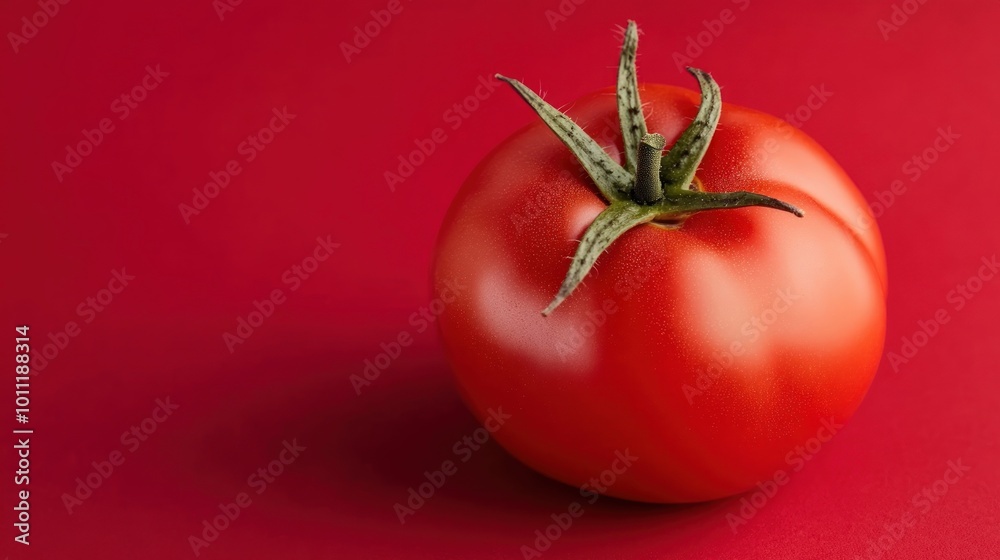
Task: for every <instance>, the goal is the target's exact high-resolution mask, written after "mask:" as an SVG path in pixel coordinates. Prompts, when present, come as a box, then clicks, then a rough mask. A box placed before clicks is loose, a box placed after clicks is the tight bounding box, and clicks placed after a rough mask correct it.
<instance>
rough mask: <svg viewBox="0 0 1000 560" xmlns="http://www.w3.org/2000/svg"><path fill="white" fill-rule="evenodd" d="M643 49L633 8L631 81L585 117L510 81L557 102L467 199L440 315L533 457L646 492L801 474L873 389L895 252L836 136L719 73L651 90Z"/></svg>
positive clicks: (440, 251)
mask: <svg viewBox="0 0 1000 560" xmlns="http://www.w3.org/2000/svg"><path fill="white" fill-rule="evenodd" d="M635 43H636V34H635V26H634V24H632V23H630V25H629V27H628V30H627V32H626V42H625V48H623V53H622V57H621V63H620V68H619V83H618V86H617V88H616V89H608V90H604V91H599V92H597V93H594V94H592V95H588V96H585V97H583V98H582V99H579V100H577V101H574V102H573V103H571V104H570V105H569V106H570V107H571V108H570V110H569V112H568V116H569V119H566V118H565V117H562V116H561V115H559V114H558V113H556V112H555V110H554V109H552V108H551V106H548V105H547V104H546V103H545V102H543V101H541V100H540V99H538V98H537V96H534V94H532V93H531V92H530V90H528V89H527V88H525V87H524V86H523V85H521V84H520V83H519V82H517V81H515V80H510V79H508V78H503V77H502V76H498V77H500V78H501V79H503V80H504V81H507V82H508V83H509V84H511V85H512V86H513V87H514V89H515V90H516V91H517V93H519V94H521V96H522V97H524V98H525V99H526V100H527V101H528V102H529V104H531V106H532V108H534V109H535V110H536V112H537V113H538V114H539V115H541V116H542V119H543V120H542V121H536V122H533V123H532V124H530V125H528V126H527V127H525V128H523V129H522V130H520V131H518V132H517V133H515V134H514V135H513V136H511V137H510V138H508V139H507V140H506V141H504V142H503V143H502V144H501V145H500V146H498V147H497V148H496V149H495V150H493V152H492V153H490V154H489V155H488V156H487V157H486V158H485V159H484V160H483V161H482V162H481V163H480V164H479V165H478V167H477V168H476V169H475V170H474V171H473V172H472V174H471V175H470V177H469V178H468V180H467V181H466V182H465V184H464V185H463V187H462V189H461V190H460V192H459V194H458V195H457V197H456V199H455V200H454V202H453V204H452V206H451V208H450V210H449V212H448V214H447V216H446V218H445V221H444V224H443V227H442V230H441V233H440V237H439V241H438V246H437V254H436V259H435V264H434V271H433V274H434V282H435V284H436V286H437V288H438V289H443V288H444V287H445V285H446V283H452V284H451V285H460V286H463V289H462V290H461V291H460V292H459V296H458V297H457V298H456V299H455V301H454V302H452V303H450V304H448V306H447V307H446V309H445V310H444V312H443V314H442V315H441V317H440V320H439V324H440V329H441V334H442V337H443V340H444V344H445V348H446V352H447V355H448V359H449V361H450V363H451V365H452V369H453V371H454V374H455V377H456V379H457V384H458V387H459V390H460V392H461V394H462V396H463V398H464V400H465V401H466V403H467V404H468V406H469V407H470V409H471V410H472V412H473V413H474V414H475V415H476V416H477V417H478V418H479V419H480V420H484V419H485V418H487V417H488V416H489V415H490V411H496V410H500V409H502V411H503V412H504V413H506V414H508V415H509V416H510V418H509V420H507V421H506V422H505V423H504V425H503V427H502V428H500V429H499V430H498V431H497V432H496V433H495V434H494V437H495V438H496V440H497V441H498V442H499V443H500V444H501V445H502V446H503V447H504V448H505V449H507V450H508V451H509V452H510V453H511V454H513V455H514V456H515V457H517V458H518V459H519V460H521V461H522V462H523V463H525V464H526V465H528V466H530V467H532V468H533V469H535V470H537V471H539V472H541V473H543V474H545V475H547V476H549V477H552V478H554V479H556V480H559V481H562V482H565V483H568V484H571V485H575V486H581V487H583V488H585V489H590V490H594V491H597V492H600V493H604V494H608V495H612V496H617V497H620V498H625V499H630V500H638V501H644V502H661V503H675V502H696V501H703V500H711V499H715V498H720V497H724V496H729V495H733V494H737V493H740V492H743V491H746V490H748V489H750V488H753V487H755V486H756V485H757V484H758V483H762V482H766V481H769V480H772V479H775V477H776V475H777V474H778V473H780V472H784V474H785V475H789V474H791V473H793V472H795V471H797V470H799V469H800V468H802V467H803V466H804V465H805V464H806V462H807V461H808V460H809V459H810V458H811V457H812V456H813V455H814V454H815V453H816V452H817V451H818V449H819V448H821V447H823V446H825V445H827V443H828V442H829V441H830V440H831V439H832V438H833V436H834V434H836V433H837V431H838V430H839V428H840V426H842V425H843V423H844V422H846V421H847V419H848V418H849V417H850V416H851V415H852V413H853V412H854V410H855V409H856V408H857V407H858V405H859V404H860V402H861V400H862V398H863V397H864V395H865V393H866V391H867V389H868V387H869V385H870V384H871V381H872V379H873V376H874V374H875V371H876V369H877V366H878V363H879V360H880V357H881V352H882V344H883V339H884V335H885V318H886V309H885V301H886V287H887V281H886V264H885V256H884V252H883V248H882V242H881V238H880V235H879V232H878V229H877V227H876V226H875V225H874V220H873V219H872V217H871V214H870V212H869V210H868V207H867V204H866V203H865V200H864V198H863V197H862V196H861V194H860V193H859V192H858V190H857V189H856V188H855V186H854V185H853V184H852V182H851V180H850V179H849V178H848V176H847V174H846V173H845V172H844V171H843V170H842V169H841V168H840V167H839V166H838V165H837V163H836V162H835V161H834V160H833V159H832V158H831V156H830V155H829V154H828V153H827V152H826V151H824V150H823V148H821V147H820V146H819V145H818V144H817V143H816V142H814V141H813V140H811V139H810V138H809V137H807V136H806V135H805V134H803V133H802V132H800V131H799V130H797V129H795V128H793V127H791V126H790V125H788V124H786V123H784V122H783V121H781V120H779V119H777V118H775V117H772V116H769V115H766V114H763V113H760V112H757V111H753V110H751V109H747V108H743V107H738V106H735V105H730V104H723V103H721V102H720V101H719V93H718V86H716V85H715V83H714V81H713V80H712V79H711V77H710V76H708V75H707V74H705V73H704V72H701V71H699V70H695V69H691V72H692V74H694V75H695V77H697V78H698V79H699V82H700V84H701V90H702V94H701V95H699V94H697V93H695V92H693V91H689V90H686V89H681V88H677V87H671V86H666V85H651V84H647V85H643V86H638V85H637V84H636V82H635V72H634V52H635V50H634V49H635ZM616 93H617V95H616ZM616 98H617V102H616ZM640 99H641V104H640ZM640 106H641V107H643V110H641V111H639V110H636V108H637V107H640ZM573 122H575V123H576V124H577V125H579V128H578V129H577V128H574V125H573V124H572V123H573ZM716 122H717V126H716ZM623 131H625V132H624V133H623ZM649 131H655V132H652V133H650V132H649ZM553 132H555V134H554V133H553ZM588 137H589V138H588ZM592 139H593V140H592ZM560 140H563V141H560ZM595 146H596V148H595ZM665 147H669V149H668V150H667V151H666V152H665V153H664V152H663V149H664V148H665ZM595 150H596V151H598V152H600V153H599V154H598V153H595ZM581 163H582V164H583V165H582V166H581ZM781 210H784V211H781ZM793 214H794V215H793ZM796 216H801V217H796ZM594 261H596V262H594ZM553 298H555V299H553ZM543 310H544V312H545V314H543V313H542V311H543ZM625 454H627V455H625ZM622 456H628V457H633V458H634V460H629V461H628V462H627V464H626V462H622V461H621V460H620V457H622ZM608 469H612V470H611V472H613V473H614V476H613V477H611V478H612V479H613V480H609V479H608V477H605V478H604V480H602V479H601V478H600V477H599V475H600V474H601V473H602V472H605V473H606V471H608ZM595 477H598V478H596V479H595ZM781 478H782V479H783V480H784V479H785V477H781ZM779 482H780V481H779Z"/></svg>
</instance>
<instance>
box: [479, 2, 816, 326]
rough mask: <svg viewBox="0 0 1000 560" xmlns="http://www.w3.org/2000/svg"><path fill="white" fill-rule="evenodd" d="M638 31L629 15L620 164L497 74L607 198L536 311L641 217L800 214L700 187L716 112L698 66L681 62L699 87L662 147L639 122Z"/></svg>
mask: <svg viewBox="0 0 1000 560" xmlns="http://www.w3.org/2000/svg"><path fill="white" fill-rule="evenodd" d="M638 43H639V34H638V30H637V29H636V25H635V22H634V21H629V22H628V27H626V29H625V40H624V44H623V45H622V53H621V58H620V60H619V63H618V87H617V101H618V118H619V121H620V122H621V129H622V137H623V139H624V147H625V162H624V166H623V165H619V164H618V162H616V161H614V160H613V159H611V156H609V155H608V154H607V152H605V151H604V149H603V148H601V147H600V146H599V145H598V144H597V142H595V141H594V139H593V138H591V137H590V136H587V133H585V132H584V131H583V129H581V128H580V127H579V126H578V125H577V124H576V123H575V122H573V121H572V120H571V119H570V118H569V117H567V116H566V115H565V114H563V113H561V112H560V111H559V110H558V109H556V108H554V107H553V106H552V105H549V104H548V103H546V102H545V100H543V99H542V98H541V97H539V96H538V95H537V94H535V93H534V92H533V91H531V90H530V89H528V88H527V87H525V85H524V84H522V83H521V82H519V81H517V80H514V79H511V78H507V77H505V76H501V75H500V74H497V75H496V77H497V79H499V80H502V81H504V82H506V83H507V84H510V86H511V87H512V88H514V91H516V92H517V93H518V95H520V96H521V97H522V98H523V99H524V100H525V101H526V102H527V103H528V105H530V106H531V108H532V109H534V111H535V112H536V113H537V114H538V116H539V117H541V118H542V121H544V122H545V124H546V125H548V127H549V128H550V129H551V130H552V132H554V133H555V134H556V136H558V137H559V139H560V140H562V142H563V143H564V144H566V147H568V148H569V150H570V151H571V152H572V153H573V155H574V156H576V158H577V159H578V160H579V161H580V163H581V164H582V165H583V168H584V169H585V170H586V171H587V174H588V175H589V176H590V178H591V179H592V180H593V181H594V184H595V186H596V187H597V190H598V191H599V192H600V193H601V195H602V196H603V197H604V199H605V200H607V202H608V207H607V208H606V209H604V211H603V212H601V213H600V214H598V216H597V217H596V218H595V219H594V221H593V223H591V225H590V226H589V227H588V228H587V231H586V232H585V233H584V235H583V238H582V239H581V240H580V244H579V246H578V247H577V250H576V254H574V255H573V261H572V263H571V264H570V267H569V271H568V272H567V273H566V278H565V279H564V280H563V283H562V285H561V286H560V287H559V291H558V292H557V293H556V296H555V298H553V299H552V302H551V303H549V305H548V307H546V308H545V310H544V311H542V315H548V314H550V313H552V311H554V310H555V308H556V307H558V306H559V304H561V303H562V302H563V301H564V300H565V299H566V298H567V297H569V295H570V294H571V293H573V290H575V289H576V287H577V286H578V285H579V284H580V282H581V281H582V280H583V279H584V277H586V275H587V274H588V273H589V272H590V269H591V268H592V267H593V266H594V263H595V262H596V261H597V257H599V256H600V254H601V253H603V252H604V250H605V249H607V248H608V247H609V246H610V245H611V244H612V243H613V242H614V241H615V240H616V239H618V238H619V237H620V236H621V235H622V234H623V233H625V232H626V231H628V230H630V229H632V228H634V227H636V226H638V225H640V224H644V223H649V222H663V223H670V224H676V223H679V222H680V221H682V220H683V219H684V218H687V217H688V216H690V215H692V214H694V213H697V212H703V211H706V210H721V209H726V208H743V207H746V206H762V207H766V208H774V209H777V210H784V211H785V212H790V213H792V214H794V215H796V216H799V217H802V216H803V214H802V211H801V210H799V209H798V208H796V207H794V206H792V205H791V204H788V203H786V202H782V201H780V200H777V199H775V198H771V197H768V196H764V195H760V194H755V193H751V192H746V191H738V192H703V191H701V190H700V189H698V188H695V187H694V185H695V184H697V181H696V179H695V173H696V172H697V170H698V165H699V164H700V163H701V160H702V158H703V157H704V156H705V152H706V151H707V150H708V145H709V143H710V142H711V140H712V135H713V134H715V127H716V125H717V124H718V123H719V115H720V113H721V112H722V94H721V92H720V91H719V86H718V84H716V83H715V80H713V79H712V77H711V76H710V75H709V74H708V73H707V72H704V71H702V70H699V69H697V68H688V72H690V73H691V74H692V75H693V76H694V77H695V78H696V79H697V80H698V84H699V86H700V87H701V104H700V106H699V107H698V113H697V114H696V115H695V118H694V121H692V122H691V124H690V125H688V127H687V129H685V130H684V132H683V133H681V135H680V137H679V138H678V139H677V141H676V142H675V143H674V145H673V146H672V147H671V148H670V149H669V150H668V151H667V152H666V153H663V149H664V148H665V147H666V142H665V139H664V138H663V136H661V135H660V134H655V133H653V134H651V133H649V132H648V131H647V129H646V119H645V117H644V116H643V113H642V104H641V102H640V101H639V85H638V81H637V79H636V72H635V56H636V48H637V46H638Z"/></svg>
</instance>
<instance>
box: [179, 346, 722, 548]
mask: <svg viewBox="0 0 1000 560" xmlns="http://www.w3.org/2000/svg"><path fill="white" fill-rule="evenodd" d="M327 359H335V358H332V357H331V356H329V355H327V356H325V357H324V356H314V357H312V358H304V357H303V358H300V359H299V363H296V364H294V367H295V368H296V370H297V371H298V373H297V375H296V377H295V378H294V382H292V381H293V379H291V378H290V379H289V383H286V384H282V385H280V386H276V387H270V388H267V389H266V390H264V389H261V388H259V387H258V388H257V389H256V390H255V391H254V392H253V394H251V395H241V396H240V397H239V398H233V399H231V400H230V402H231V403H233V404H231V405H229V406H228V407H227V408H226V409H223V410H220V411H219V412H218V414H217V415H216V417H217V419H218V421H217V422H210V423H209V424H208V425H202V426H201V430H202V433H203V434H204V437H202V438H201V440H200V444H199V447H200V449H198V450H197V451H195V455H196V456H198V457H199V462H200V465H198V470H199V472H200V473H201V474H199V475H198V476H199V478H200V480H199V481H198V485H199V486H201V487H202V488H203V489H205V490H210V491H212V492H214V493H218V494H221V497H225V495H226V494H227V493H229V494H228V495H230V496H231V495H232V494H231V492H232V491H233V489H234V488H235V489H237V490H238V489H239V488H240V486H242V480H243V477H245V476H246V475H247V474H249V473H251V472H253V470H254V469H255V468H256V467H258V466H264V465H266V464H267V463H268V462H269V461H272V460H274V458H275V457H276V455H277V453H279V452H280V450H281V448H282V444H283V442H284V441H286V440H290V439H292V438H297V440H298V442H299V443H300V444H302V445H304V446H305V447H306V451H305V452H303V453H302V455H301V457H300V458H298V459H296V461H295V463H294V464H292V465H289V466H288V468H287V473H286V474H283V475H282V477H281V478H280V480H279V481H277V482H276V483H275V484H274V485H273V487H274V488H275V490H274V491H273V493H272V495H271V496H269V497H268V499H269V500H279V501H280V502H282V508H283V509H284V510H292V511H299V512H308V513H307V514H308V516H309V518H310V519H311V520H313V521H316V522H323V520H324V519H326V520H328V522H329V523H336V524H340V523H343V522H344V520H350V521H351V522H353V523H359V522H363V523H364V524H365V525H366V526H367V527H368V528H369V530H372V529H371V528H372V527H374V528H375V529H374V530H375V531H376V532H377V533H385V534H390V533H396V532H398V531H401V530H403V531H417V532H421V531H429V532H433V533H436V534H437V533H440V534H441V536H442V537H443V538H447V537H448V536H449V535H451V536H452V537H455V538H468V537H469V536H475V537H477V538H484V539H487V540H490V541H495V542H496V543H497V545H498V546H509V547H513V548H512V550H513V551H514V552H515V553H516V552H517V550H518V547H519V546H520V545H521V544H523V543H525V542H530V541H531V540H532V539H533V538H534V531H535V530H544V529H545V527H546V526H547V525H548V524H550V523H552V522H553V520H552V517H551V516H552V515H553V514H556V515H558V514H560V513H565V512H567V510H568V508H569V507H570V505H571V504H573V503H574V502H577V503H579V504H580V506H581V507H582V508H583V511H584V514H583V516H582V517H580V518H579V519H577V520H575V522H574V527H577V526H578V527H580V528H579V529H577V528H574V530H573V531H567V532H566V534H565V535H564V536H563V537H562V538H563V539H566V540H567V541H575V540H578V539H579V540H582V541H585V542H588V543H589V542H590V541H591V540H593V539H598V540H600V539H601V538H603V537H609V536H616V537H621V536H627V537H628V538H642V536H643V534H650V535H652V534H655V535H657V536H658V537H662V536H663V534H664V532H665V531H666V532H674V531H676V532H680V533H688V531H687V529H686V528H688V527H691V526H693V525H698V526H701V527H702V531H701V532H705V529H706V528H709V529H710V531H709V532H713V531H715V530H718V529H720V528H721V529H725V521H724V516H725V511H727V508H729V507H731V502H728V501H718V502H710V503H704V504H693V505H654V504H642V503H635V502H628V501H624V500H619V499H615V498H611V497H606V496H602V497H600V498H599V499H597V500H596V501H595V502H594V503H589V501H588V498H587V497H584V496H581V494H580V492H579V490H578V489H577V488H573V487H570V486H567V485H565V484H562V483H559V482H557V481H554V480H552V479H549V478H547V477H545V476H542V475H540V474H538V473H536V472H535V471H533V470H531V469H529V468H528V467H526V466H524V465H523V464H521V463H520V462H519V461H517V460H516V459H515V458H513V457H512V456H511V455H509V454H508V453H507V452H506V451H504V450H503V449H502V448H501V447H500V446H499V445H498V444H497V443H496V442H495V441H493V440H489V441H487V442H486V443H485V444H483V445H481V446H480V447H479V448H478V449H474V450H472V449H471V448H470V451H471V453H469V452H464V451H463V452H461V453H456V450H455V446H456V445H461V446H463V447H464V446H465V444H464V443H461V442H462V441H463V438H464V437H466V436H470V435H471V434H472V433H473V432H474V431H475V430H476V429H478V428H479V427H480V426H479V424H478V423H477V422H476V420H475V418H474V417H473V416H472V414H471V413H470V412H469V411H468V410H467V409H466V407H465V406H464V404H463V403H462V401H461V399H460V397H459V395H458V392H457V390H456V388H455V386H454V384H453V382H452V379H451V375H450V373H449V372H448V368H447V364H446V363H445V361H444V359H443V357H442V356H441V355H440V352H425V353H424V354H423V355H419V354H417V353H413V355H411V356H404V357H401V358H400V359H399V360H397V362H396V363H393V364H392V366H391V367H390V368H388V369H387V370H386V371H385V372H383V373H381V374H380V376H379V377H378V379H376V380H374V381H373V382H372V383H371V384H370V385H368V386H364V387H362V389H361V393H360V395H358V394H356V393H355V391H354V390H353V388H352V387H351V383H350V381H349V378H350V376H351V375H352V374H355V373H359V370H360V368H359V364H360V363H361V361H360V360H353V359H352V360H344V359H343V358H340V359H339V363H338V364H337V365H335V366H334V367H332V368H331V367H330V364H329V362H328V361H326V360H327ZM263 365H264V364H262V366H263ZM286 365H287V363H286ZM331 370H332V371H331ZM463 459H466V460H464V461H463ZM445 461H451V462H452V463H454V465H455V466H456V472H455V473H454V474H453V475H450V476H440V475H433V473H434V472H436V471H441V470H442V463H444V462H445ZM234 465H242V466H240V467H236V466H234ZM213 472H214V473H215V474H214V475H213V474H212V473H213ZM426 473H432V475H433V476H432V478H434V479H435V480H437V481H438V482H439V486H440V487H438V488H435V490H434V493H433V495H431V496H430V497H429V498H426V497H425V498H423V499H422V503H421V501H419V500H416V499H414V501H413V502H410V503H408V500H409V499H410V498H411V494H410V489H411V488H412V489H416V488H418V487H419V486H420V485H421V484H423V483H425V482H427V481H428V477H427V475H426ZM442 480H443V484H442V483H441V481H442ZM220 481H223V482H222V483H221V484H220ZM220 488H221V489H220ZM424 490H425V491H426V490H427V487H426V486H425V488H424ZM397 504H399V507H397ZM402 506H406V508H407V509H400V508H402ZM401 517H402V521H404V522H405V523H401V521H400V518H401ZM695 533H698V531H696V532H695ZM463 535H464V536H463ZM688 537H691V539H693V540H695V541H696V540H697V538H696V537H694V535H690V534H689V535H688ZM691 539H688V540H691ZM501 543H505V544H502V545H501Z"/></svg>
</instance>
